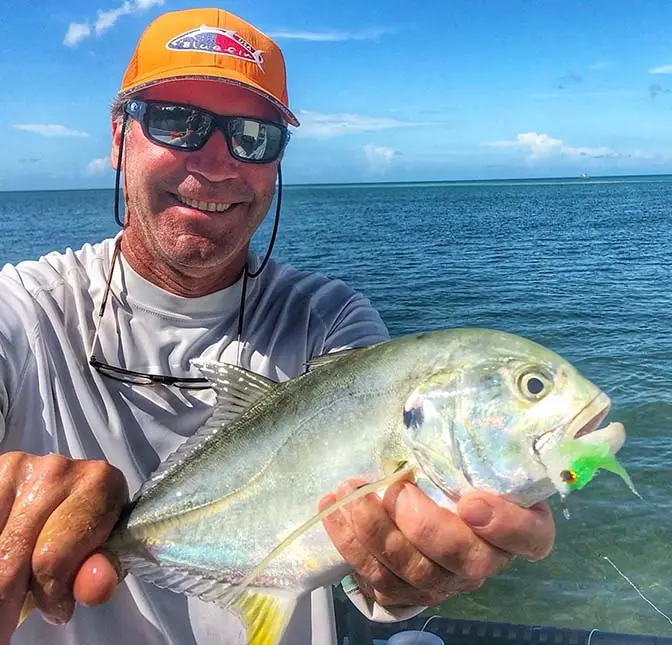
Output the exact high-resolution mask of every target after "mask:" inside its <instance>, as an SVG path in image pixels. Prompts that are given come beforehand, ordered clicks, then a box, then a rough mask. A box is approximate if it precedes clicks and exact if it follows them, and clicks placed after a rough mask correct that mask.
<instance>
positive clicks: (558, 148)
mask: <svg viewBox="0 0 672 645" xmlns="http://www.w3.org/2000/svg"><path fill="white" fill-rule="evenodd" d="M488 145H489V146H492V147H496V148H513V149H515V150H520V151H522V152H525V153H527V160H528V161H532V162H533V161H539V160H543V159H550V158H558V157H564V158H566V159H585V158H590V159H604V158H612V159H613V158H616V157H620V155H619V153H617V152H616V151H615V150H612V149H611V148H608V147H606V146H599V147H597V148H590V147H587V146H580V147H575V146H569V145H567V144H566V143H564V142H563V141H562V139H554V138H553V137H549V136H548V135H547V134H544V133H541V134H540V133H537V132H524V133H521V134H519V135H517V136H516V138H515V140H513V141H491V142H490V143H488Z"/></svg>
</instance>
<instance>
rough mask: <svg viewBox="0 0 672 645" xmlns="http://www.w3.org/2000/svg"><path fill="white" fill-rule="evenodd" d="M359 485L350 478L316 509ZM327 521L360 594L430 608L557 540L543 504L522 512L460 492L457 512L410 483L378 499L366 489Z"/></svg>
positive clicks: (540, 554)
mask: <svg viewBox="0 0 672 645" xmlns="http://www.w3.org/2000/svg"><path fill="white" fill-rule="evenodd" d="M361 483H362V482H356V481H354V482H348V483H347V484H345V485H344V486H342V487H341V488H340V489H339V491H338V492H337V493H336V494H334V495H328V496H326V497H325V498H324V499H323V500H322V501H321V504H320V507H321V508H325V507H326V506H328V505H329V504H330V503H331V502H333V501H335V500H336V499H338V498H341V497H344V496H345V495H346V494H348V493H349V492H352V491H353V490H354V489H355V487H356V486H357V485H359V484H361ZM324 525H325V527H326V529H327V532H328V533H329V536H330V537H331V539H332V541H333V542H334V545H335V546H336V548H337V549H338V551H339V552H340V554H341V555H342V556H343V558H344V559H345V560H346V561H347V562H349V563H350V565H351V566H352V567H353V569H354V577H355V580H356V581H357V583H358V584H359V586H360V589H361V590H362V592H363V593H364V594H365V595H366V596H368V597H369V598H371V599H374V600H375V601H376V602H377V603H378V604H380V605H382V606H384V607H395V606H396V607H404V606H423V607H425V606H426V607H431V606H433V605H437V604H439V603H441V602H443V601H444V600H446V599H447V598H450V597H451V596H454V595H455V594H457V593H460V592H464V591H473V590H475V589H477V588H478V587H480V586H481V585H482V584H483V582H484V581H485V580H486V579H487V578H489V577H491V576H494V575H495V574H497V573H499V572H500V571H502V569H504V568H505V567H506V566H507V565H508V564H509V562H510V561H511V560H512V559H513V558H514V557H515V556H521V557H523V558H526V559H527V560H540V559H542V558H544V557H546V556H547V555H548V554H549V553H550V551H551V549H552V547H553V542H554V540H555V523H554V521H553V517H552V515H551V511H550V508H549V507H548V505H547V504H545V503H541V504H537V505H535V506H533V507H532V508H529V509H524V508H521V507H519V506H517V505H515V504H512V503H511V502H507V501H505V500H504V499H502V498H499V497H496V496H495V495H490V494H487V493H480V492H478V493H477V492H474V493H470V494H468V495H465V496H464V497H462V499H461V500H460V502H459V504H458V508H457V514H455V513H451V512H450V511H448V510H446V509H444V508H441V507H440V506H438V505H437V504H435V503H434V502H433V501H432V500H430V499H429V498H428V497H427V496H426V495H425V494H424V493H423V492H422V491H421V490H420V489H419V488H418V487H417V486H415V485H414V484H412V483H410V482H408V481H403V482H397V483H396V484H394V485H393V486H391V487H390V488H389V489H388V490H387V492H386V493H385V496H384V498H383V500H382V501H381V500H380V498H379V497H378V496H376V495H375V494H369V495H366V496H365V497H362V498H360V499H358V500H355V501H353V502H350V503H349V504H347V505H346V506H345V507H343V508H342V509H340V510H338V511H335V512H334V513H333V514H331V515H329V516H328V517H327V518H326V519H325V520H324Z"/></svg>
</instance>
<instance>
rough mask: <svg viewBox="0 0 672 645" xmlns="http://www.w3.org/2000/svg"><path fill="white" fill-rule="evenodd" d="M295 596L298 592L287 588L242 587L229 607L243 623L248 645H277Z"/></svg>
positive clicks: (294, 603)
mask: <svg viewBox="0 0 672 645" xmlns="http://www.w3.org/2000/svg"><path fill="white" fill-rule="evenodd" d="M297 600H298V596H296V595H293V594H291V593H289V592H287V593H284V592H280V593H277V592H276V593H273V592H269V591H266V590H257V589H252V588H249V589H246V590H245V591H243V593H242V594H241V595H240V597H239V598H238V599H237V600H236V602H235V603H234V604H233V606H232V610H233V611H234V612H235V613H236V614H237V615H238V616H239V618H240V619H241V620H242V621H243V623H244V624H245V629H246V630H247V643H248V645H278V643H279V642H280V640H281V639H282V636H283V634H284V633H285V630H286V629H287V625H288V623H289V619H290V617H291V616H292V613H293V612H294V607H295V606H296V602H297Z"/></svg>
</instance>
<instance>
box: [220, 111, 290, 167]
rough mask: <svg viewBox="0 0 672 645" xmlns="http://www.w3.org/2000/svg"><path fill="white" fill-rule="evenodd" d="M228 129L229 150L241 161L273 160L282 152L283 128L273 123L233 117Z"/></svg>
mask: <svg viewBox="0 0 672 645" xmlns="http://www.w3.org/2000/svg"><path fill="white" fill-rule="evenodd" d="M228 130H229V137H230V138H231V151H232V152H233V155H234V156H235V157H237V158H238V159H241V160H242V161H260V162H269V161H274V160H275V159H277V158H278V156H279V155H280V153H281V152H282V148H283V145H284V141H285V135H284V129H283V128H281V127H280V126H277V125H275V124H273V123H264V122H260V121H256V120H255V119H244V118H235V119H232V120H231V121H230V122H229V128H228Z"/></svg>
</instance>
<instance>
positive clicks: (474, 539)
mask: <svg viewBox="0 0 672 645" xmlns="http://www.w3.org/2000/svg"><path fill="white" fill-rule="evenodd" d="M384 501H385V505H386V507H387V509H388V512H389V513H390V515H391V516H392V518H393V519H394V521H395V522H396V524H397V526H398V527H399V528H400V529H401V531H403V533H404V535H406V537H407V538H408V539H409V540H410V541H411V542H412V543H413V544H414V545H415V547H416V548H417V549H419V550H420V551H422V553H424V554H425V555H426V556H427V557H428V558H429V559H431V560H433V561H434V562H436V563H437V564H439V565H440V566H441V567H443V568H444V569H446V570H447V571H451V572H453V573H454V574H456V575H458V576H460V577H461V578H464V579H466V580H471V581H474V583H476V584H479V583H480V581H482V580H483V579H484V578H489V577H490V576H493V575H495V574H497V573H499V572H500V571H502V569H504V568H505V567H506V566H507V565H508V564H509V562H510V561H511V555H510V554H508V553H505V552H504V551H502V550H501V548H496V547H494V546H493V545H492V544H489V543H488V542H487V541H485V540H484V539H482V538H481V537H479V536H478V535H476V534H475V532H474V531H473V530H472V529H470V528H469V527H468V526H467V525H466V524H465V523H464V522H463V521H462V520H461V519H460V518H459V517H458V516H457V515H455V513H452V512H451V511H449V510H447V509H445V508H442V507H440V506H438V505H437V504H436V503H434V502H433V501H432V500H431V499H430V498H429V497H427V495H425V494H424V493H423V492H422V491H421V490H420V489H419V488H418V487H417V486H416V485H415V484H412V483H409V482H403V483H401V485H400V486H398V487H391V488H390V489H389V490H388V491H387V493H386V494H385V498H384ZM497 546H498V545H497Z"/></svg>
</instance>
